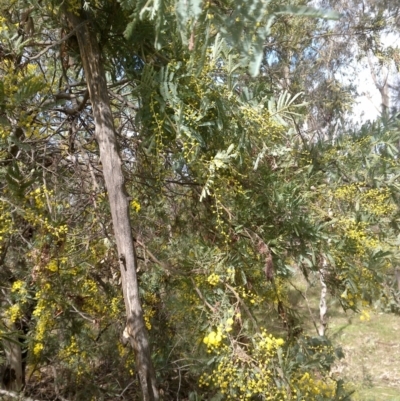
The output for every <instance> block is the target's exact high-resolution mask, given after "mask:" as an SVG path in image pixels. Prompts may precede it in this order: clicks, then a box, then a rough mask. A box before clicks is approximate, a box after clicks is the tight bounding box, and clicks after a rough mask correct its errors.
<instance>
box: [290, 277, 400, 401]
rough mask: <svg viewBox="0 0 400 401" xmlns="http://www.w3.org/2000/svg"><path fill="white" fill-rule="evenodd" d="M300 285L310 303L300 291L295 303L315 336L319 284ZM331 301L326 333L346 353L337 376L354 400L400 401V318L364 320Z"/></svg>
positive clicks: (372, 315)
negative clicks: (349, 386) (348, 386)
mask: <svg viewBox="0 0 400 401" xmlns="http://www.w3.org/2000/svg"><path fill="white" fill-rule="evenodd" d="M296 279H297V278H296ZM296 283H297V284H296V288H298V289H301V290H302V291H305V294H306V298H307V301H306V300H304V299H303V298H301V299H300V298H299V297H298V292H297V291H296V290H294V291H293V294H292V295H293V300H294V299H295V300H296V304H297V307H300V310H301V314H302V315H303V318H304V320H305V323H306V328H307V331H308V332H309V333H310V334H313V335H315V334H316V333H315V328H314V324H313V320H314V321H315V322H316V323H317V324H318V317H319V310H318V303H319V288H320V287H319V283H318V281H316V283H315V285H314V286H311V287H310V286H307V284H306V283H305V282H300V283H299V280H296ZM296 293H297V294H296ZM327 300H328V305H329V306H328V314H329V320H328V329H327V332H326V334H327V336H328V337H330V338H331V339H332V340H333V342H334V344H335V345H336V346H341V347H342V349H343V352H344V354H345V357H344V358H343V359H342V360H340V361H338V363H337V364H336V365H335V367H334V369H333V375H335V376H337V377H341V378H343V379H345V380H346V381H347V382H348V383H350V385H351V386H352V388H353V389H354V390H355V393H354V395H353V399H354V400H358V401H389V400H390V401H400V317H399V316H396V315H393V314H386V313H379V311H370V319H369V320H368V321H362V320H360V314H356V313H354V312H349V311H347V312H344V311H343V310H342V309H341V307H340V305H339V304H338V303H337V302H334V301H332V300H330V299H329V298H328V299H327ZM307 303H308V305H307Z"/></svg>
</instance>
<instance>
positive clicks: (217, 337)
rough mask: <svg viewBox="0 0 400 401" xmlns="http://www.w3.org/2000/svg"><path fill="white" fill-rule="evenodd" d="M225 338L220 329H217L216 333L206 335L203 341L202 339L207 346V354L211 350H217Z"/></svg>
mask: <svg viewBox="0 0 400 401" xmlns="http://www.w3.org/2000/svg"><path fill="white" fill-rule="evenodd" d="M224 337H225V336H224V335H223V334H222V328H221V327H218V328H217V330H216V331H214V330H213V331H211V332H210V333H208V334H207V335H206V336H205V337H204V339H203V343H204V344H206V345H207V347H208V352H211V351H212V350H213V349H215V348H218V347H219V346H220V345H221V343H222V339H223V338H224Z"/></svg>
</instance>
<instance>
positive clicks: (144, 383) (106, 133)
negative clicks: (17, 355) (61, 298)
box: [65, 10, 159, 401]
mask: <svg viewBox="0 0 400 401" xmlns="http://www.w3.org/2000/svg"><path fill="white" fill-rule="evenodd" d="M65 15H66V17H67V19H68V21H69V23H70V24H71V26H72V27H73V29H75V30H76V36H77V38H78V43H79V50H80V54H81V58H82V64H83V69H84V72H85V77H86V83H87V86H88V90H89V95H90V101H91V104H92V110H93V117H94V122H95V133H96V139H97V142H98V145H99V150H100V159H101V163H102V166H103V174H104V180H105V185H106V188H107V192H108V199H109V202H110V209H111V215H112V222H113V227H114V235H115V240H116V244H117V249H118V255H119V262H120V269H121V278H122V290H123V295H124V300H125V308H126V315H127V322H126V328H125V331H124V335H125V337H127V340H128V341H129V343H130V344H131V346H132V347H133V349H134V351H135V355H136V368H137V371H138V374H139V378H140V384H141V388H142V392H143V400H144V401H156V400H158V399H159V396H158V390H157V386H156V376H155V372H154V368H153V364H152V361H151V353H150V344H149V339H148V333H147V330H146V327H145V323H144V319H143V310H142V307H141V304H140V299H139V286H138V281H137V276H136V268H137V261H136V255H135V248H134V242H133V238H132V232H131V223H130V218H129V202H128V199H127V194H126V190H125V178H124V175H123V171H122V161H121V157H120V155H119V152H118V144H117V140H116V135H115V129H114V122H113V116H112V111H111V106H110V100H109V96H108V91H107V81H106V77H105V72H104V69H103V66H102V60H101V53H100V49H99V45H98V43H97V39H96V32H95V31H94V30H93V28H92V27H91V25H90V22H89V21H88V20H87V19H85V18H84V17H83V15H84V12H83V11H82V16H78V15H76V14H75V13H73V12H70V11H67V10H66V11H65Z"/></svg>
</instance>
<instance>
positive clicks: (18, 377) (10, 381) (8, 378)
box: [0, 338, 23, 392]
mask: <svg viewBox="0 0 400 401" xmlns="http://www.w3.org/2000/svg"><path fill="white" fill-rule="evenodd" d="M12 340H14V341H8V340H4V339H3V347H4V352H5V354H6V366H5V369H4V372H3V377H2V381H3V383H2V384H3V386H4V388H5V389H6V390H11V391H16V392H19V391H21V390H22V385H23V369H22V352H21V345H20V344H19V342H18V338H13V339H12ZM0 387H1V386H0Z"/></svg>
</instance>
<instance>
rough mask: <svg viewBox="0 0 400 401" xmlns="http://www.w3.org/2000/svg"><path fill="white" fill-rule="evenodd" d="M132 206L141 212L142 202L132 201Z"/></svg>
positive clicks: (137, 211)
mask: <svg viewBox="0 0 400 401" xmlns="http://www.w3.org/2000/svg"><path fill="white" fill-rule="evenodd" d="M131 208H132V209H133V210H134V211H135V212H136V213H139V212H140V203H139V202H138V201H137V200H133V201H131Z"/></svg>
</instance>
